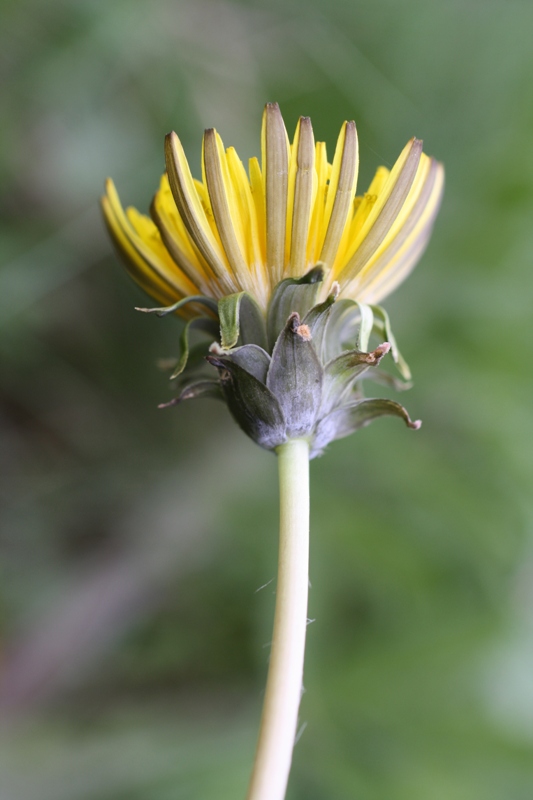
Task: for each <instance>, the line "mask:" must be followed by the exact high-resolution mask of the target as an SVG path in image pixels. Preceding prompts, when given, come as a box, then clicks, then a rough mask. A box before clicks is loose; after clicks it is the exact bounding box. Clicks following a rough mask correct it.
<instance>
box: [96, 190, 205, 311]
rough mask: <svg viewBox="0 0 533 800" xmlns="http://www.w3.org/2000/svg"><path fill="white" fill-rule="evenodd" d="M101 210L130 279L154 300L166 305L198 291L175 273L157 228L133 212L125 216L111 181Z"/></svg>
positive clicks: (184, 277)
mask: <svg viewBox="0 0 533 800" xmlns="http://www.w3.org/2000/svg"><path fill="white" fill-rule="evenodd" d="M102 210H103V212H104V219H105V221H106V224H107V227H108V230H109V232H110V234H111V237H112V239H113V242H114V243H115V246H116V248H117V250H118V252H119V254H120V255H121V257H122V259H123V261H124V263H125V265H126V268H127V270H128V272H129V273H130V275H131V276H132V278H133V279H134V280H135V281H136V282H137V283H138V284H139V285H140V286H141V287H142V288H143V289H144V290H145V291H148V292H149V294H151V295H152V296H153V297H155V298H156V299H157V300H159V301H161V302H163V303H166V304H169V303H173V302H175V301H176V300H180V299H181V298H182V297H185V296H187V295H189V294H196V293H197V292H198V287H197V286H196V285H195V284H194V283H193V282H192V281H190V280H189V279H188V278H187V277H186V275H184V274H183V273H182V272H180V270H179V269H177V266H176V264H174V262H173V261H172V259H171V258H170V256H169V254H168V252H167V250H166V248H165V247H164V245H163V243H162V241H161V239H160V237H159V233H158V231H157V228H156V227H155V225H154V224H153V223H152V221H151V220H150V219H149V218H148V217H144V216H142V215H141V214H139V212H138V211H136V210H135V209H128V214H126V213H125V212H124V209H123V208H122V205H121V203H120V199H119V196H118V194H117V191H116V188H115V185H114V183H113V181H112V180H110V179H109V180H108V181H107V182H106V194H105V195H104V197H103V198H102Z"/></svg>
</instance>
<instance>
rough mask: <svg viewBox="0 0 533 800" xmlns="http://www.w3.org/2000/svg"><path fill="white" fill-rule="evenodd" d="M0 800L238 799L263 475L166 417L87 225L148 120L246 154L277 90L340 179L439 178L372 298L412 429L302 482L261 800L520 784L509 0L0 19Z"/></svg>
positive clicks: (524, 671) (256, 646) (224, 7)
mask: <svg viewBox="0 0 533 800" xmlns="http://www.w3.org/2000/svg"><path fill="white" fill-rule="evenodd" d="M0 13H1V19H0V23H1V24H0V30H1V34H0V37H1V47H0V60H1V80H2V88H3V101H2V108H3V111H2V117H3V121H2V125H1V133H0V136H1V139H0V141H1V147H0V170H1V182H0V186H1V190H0V192H1V201H0V202H1V211H2V222H1V232H2V236H1V259H2V267H1V271H0V365H1V367H0V368H1V379H0V436H1V448H0V469H1V472H2V475H1V485H0V503H1V510H0V522H1V529H2V534H1V547H2V561H1V581H0V628H1V649H2V658H1V663H2V670H1V674H2V686H1V689H0V703H1V705H2V709H3V719H4V725H3V731H2V746H1V754H0V772H1V774H2V779H1V784H0V797H1V800H145V798H150V800H200V799H201V800H209V798H213V799H215V798H216V800H234V799H235V798H239V797H244V794H245V788H246V784H247V778H248V773H249V769H250V763H251V759H252V755H253V750H254V745H255V736H256V730H257V725H258V720H259V714H260V707H261V699H262V691H263V685H264V679H265V674H266V667H267V659H268V642H269V640H270V631H271V623H272V614H273V604H274V593H273V586H274V584H269V585H268V586H267V587H266V588H264V589H263V590H262V591H256V590H257V589H258V588H259V587H260V586H262V585H263V584H266V583H268V582H269V581H271V580H272V579H273V578H274V575H275V567H276V555H277V553H276V551H277V542H276V537H277V477H276V464H275V460H274V458H273V457H272V456H271V455H270V454H269V453H265V452H262V451H261V450H260V449H259V448H257V447H256V446H255V445H253V444H252V443H251V442H249V441H247V440H246V439H245V437H244V436H243V435H242V434H241V433H240V432H239V431H238V430H237V429H236V427H235V425H234V424H233V422H232V421H231V420H230V418H229V416H228V414H227V412H226V411H225V409H224V408H223V407H222V405H217V404H216V403H214V402H212V401H204V402H203V403H198V404H191V405H190V406H188V405H185V406H183V407H181V408H179V409H173V410H171V411H168V412H159V411H157V408H156V405H157V403H158V402H160V401H162V400H166V399H168V398H169V397H170V393H169V389H168V386H167V382H166V380H167V379H166V376H165V375H164V374H163V373H161V372H160V371H158V369H157V367H156V361H157V359H158V358H159V357H167V356H174V355H175V354H176V349H177V342H178V337H179V331H180V323H179V322H177V321H176V320H175V319H168V318H167V319H165V320H157V319H154V318H153V317H146V316H142V315H138V314H136V313H135V312H134V311H133V307H134V306H135V305H137V304H139V302H141V304H144V300H143V298H142V295H141V293H140V292H139V291H138V290H137V288H136V287H135V286H134V285H133V284H132V283H130V281H129V279H128V278H127V277H126V276H125V274H124V273H123V272H122V270H121V268H120V267H119V265H118V263H117V260H116V258H115V257H114V255H113V254H112V252H111V247H110V245H109V242H108V240H107V237H106V234H105V232H104V229H103V225H102V222H101V219H100V214H99V210H98V208H97V199H98V196H99V194H100V193H101V190H102V186H103V180H104V178H105V177H106V176H107V175H108V174H111V175H112V176H113V177H114V179H115V180H116V182H117V185H118V188H119V191H120V193H121V196H122V198H123V199H124V201H125V202H127V203H132V204H134V205H136V206H137V207H139V208H141V209H143V210H146V209H147V208H148V205H149V202H150V199H151V197H152V193H153V191H154V190H155V188H156V186H157V184H158V180H159V176H160V173H161V172H162V170H163V155H162V152H163V148H162V146H163V137H164V134H165V133H166V132H167V131H168V130H169V129H171V128H174V129H175V130H177V131H178V132H179V135H180V137H181V138H182V140H183V142H184V144H185V147H186V150H187V152H188V154H189V156H190V161H191V164H192V165H193V167H194V171H195V173H196V174H197V175H198V174H199V155H200V141H201V133H202V130H203V128H204V127H206V126H211V125H215V126H216V127H217V129H218V130H219V131H220V133H221V134H222V136H223V138H224V141H225V143H226V144H227V145H229V144H234V145H236V147H237V149H238V151H239V153H240V154H241V156H243V157H248V156H250V155H253V154H256V153H258V150H259V129H260V119H261V112H262V107H263V104H264V102H265V101H267V100H277V101H278V102H279V103H280V105H281V109H282V112H283V114H284V117H285V120H286V123H287V127H288V129H289V131H290V132H291V134H292V130H293V129H294V126H295V123H296V120H297V118H298V116H299V115H300V114H306V115H310V116H311V117H312V119H313V124H314V129H315V134H316V136H317V138H318V139H324V140H326V141H327V142H328V145H329V148H330V153H331V152H332V150H333V147H334V143H335V141H336V137H337V133H338V130H339V127H340V125H341V123H342V121H343V120H344V119H346V118H348V119H351V118H354V119H355V120H356V122H357V124H358V129H359V136H360V144H361V160H362V167H361V169H362V175H361V184H360V185H361V186H362V187H363V188H364V187H365V185H367V183H368V181H369V179H370V177H371V175H372V174H373V171H374V170H375V168H376V167H377V166H378V165H379V164H381V163H385V164H390V163H391V162H393V161H394V160H395V158H396V157H397V155H398V154H399V152H400V150H401V148H402V147H403V145H404V144H405V142H406V141H407V139H408V138H409V137H410V136H412V135H416V136H419V137H423V138H424V140H425V149H426V152H428V153H430V154H434V155H435V156H437V157H438V158H439V159H440V160H442V161H444V162H445V165H446V170H447V190H446V196H445V202H444V206H443V208H442V211H441V214H440V217H439V220H438V223H437V226H436V232H435V235H434V237H433V240H432V242H431V245H430V248H429V250H428V252H427V253H426V255H425V256H424V258H423V261H422V263H421V265H420V266H419V267H418V268H417V270H416V271H415V273H414V274H413V276H412V277H411V278H410V280H409V281H408V282H407V284H405V285H404V286H402V288H401V289H400V290H398V292H397V293H396V294H395V295H394V296H393V297H392V298H390V300H389V301H388V303H387V307H388V310H389V311H390V313H391V316H392V319H393V323H394V329H395V332H396V335H397V337H398V339H399V341H400V345H401V347H402V350H403V352H404V354H405V356H406V357H407V359H408V361H409V363H410V365H411V367H412V370H413V374H414V376H415V386H414V388H413V390H412V391H411V392H409V394H408V395H405V396H404V397H403V398H402V399H403V400H404V402H405V403H406V405H407V407H408V408H409V410H410V412H411V414H412V416H413V417H414V418H416V417H421V418H423V420H424V427H423V428H422V430H421V432H420V433H418V434H413V433H412V432H410V431H408V430H407V429H405V428H404V426H402V425H401V424H400V423H399V422H398V421H397V420H381V421H379V422H378V423H376V424H375V425H373V426H372V427H370V428H368V429H365V430H363V431H361V432H360V433H358V434H357V435H356V436H355V437H352V438H349V439H345V440H343V441H341V442H337V443H336V444H334V445H333V446H331V447H330V449H329V451H328V453H327V454H326V456H325V457H323V458H322V459H319V460H317V461H315V462H313V464H312V496H313V499H312V530H311V536H312V542H311V582H312V590H311V597H310V613H309V615H310V617H311V618H313V619H314V620H315V621H314V623H313V624H312V625H311V626H310V627H309V637H308V651H307V664H306V671H305V687H306V693H305V695H304V698H303V702H302V707H301V720H302V723H307V727H306V729H305V731H304V732H303V735H302V736H301V739H300V740H299V742H298V744H297V747H296V750H295V759H294V768H293V773H292V777H291V783H290V789H289V795H288V797H289V800H326V799H327V800H355V799H357V800H427V798H431V800H501V799H502V798H505V800H531V797H532V796H533V758H532V757H533V612H532V607H533V590H532V581H531V578H532V575H533V547H532V538H531V520H532V518H533V515H532V512H533V506H532V500H531V475H532V447H531V443H532V441H533V430H532V427H533V426H532V415H531V396H532V391H531V390H532V388H533V387H532V385H531V384H532V382H531V361H532V358H533V345H532V336H531V327H530V321H531V303H532V296H531V295H532V293H531V288H532V278H531V273H532V261H533V224H532V214H533V144H532V137H531V130H532V127H533V106H532V103H531V82H532V79H533V50H532V48H531V30H532V29H533V4H531V3H529V2H525V1H524V2H520V1H519V0H492V1H491V0H485V2H481V0H478V1H477V2H476V0H466V2H465V1H464V0H463V1H462V2H459V0H451V1H449V2H445V3H444V2H441V3H438V2H431V1H430V0H403V2H394V1H393V0H379V2H371V1H370V0H352V2H346V0H312V1H311V2H309V0H308V1H307V2H304V1H303V0H301V1H300V2H297V0H292V1H291V2H281V0H279V2H266V0H263V1H261V0H258V1H257V2H248V0H246V1H245V0H243V1H242V2H229V1H228V2H225V1H222V2H221V1H217V0H181V1H180V2H171V1H170V0H152V1H151V2H147V0H142V1H141V0H115V2H104V1H103V0H91V1H90V2H89V1H88V0H84V1H83V0H82V1H81V2H78V1H77V0H63V1H61V0H52V2H48V3H42V2H38V0H22V1H21V0H17V1H16V2H15V0H2V3H1V6H0Z"/></svg>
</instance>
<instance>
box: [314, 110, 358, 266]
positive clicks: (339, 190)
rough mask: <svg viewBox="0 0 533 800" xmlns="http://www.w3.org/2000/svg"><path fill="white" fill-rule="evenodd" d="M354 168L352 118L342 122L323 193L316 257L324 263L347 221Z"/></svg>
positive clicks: (334, 251)
mask: <svg viewBox="0 0 533 800" xmlns="http://www.w3.org/2000/svg"><path fill="white" fill-rule="evenodd" d="M358 169H359V147H358V143H357V131H356V129H355V122H345V123H344V125H343V126H342V129H341V133H340V136H339V139H338V142H337V149H336V151H335V157H334V159H333V166H332V169H331V178H330V181H329V186H328V190H327V197H326V209H325V220H324V222H325V224H326V225H327V231H326V237H325V239H324V244H323V247H322V252H321V253H320V258H319V260H320V261H322V262H323V263H324V264H326V265H327V266H328V267H331V266H333V263H334V261H335V258H336V256H337V251H338V249H339V245H340V242H341V239H342V235H343V233H344V229H345V227H346V223H347V222H348V214H349V212H350V208H351V205H352V202H353V199H354V195H355V185H356V183H357V172H358Z"/></svg>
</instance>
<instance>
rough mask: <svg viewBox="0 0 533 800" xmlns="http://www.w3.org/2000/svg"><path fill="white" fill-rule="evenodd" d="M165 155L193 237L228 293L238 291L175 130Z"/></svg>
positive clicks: (176, 198) (171, 183)
mask: <svg viewBox="0 0 533 800" xmlns="http://www.w3.org/2000/svg"><path fill="white" fill-rule="evenodd" d="M165 158H166V165H167V173H168V179H169V183H170V188H171V189H172V194H173V196H174V200H175V202H176V205H177V207H178V211H179V212H180V214H181V217H182V219H183V221H184V223H185V226H186V228H187V230H188V232H189V234H190V236H191V238H192V240H193V241H194V243H195V245H196V246H197V248H198V250H199V251H200V253H201V254H202V256H203V257H204V259H205V261H206V263H207V264H208V265H209V267H210V269H211V271H212V273H213V274H214V276H215V277H216V279H217V280H218V281H219V283H220V285H221V286H222V287H223V289H224V290H225V292H226V293H228V294H231V293H233V292H235V291H237V290H238V286H237V284H236V283H235V281H234V279H233V276H232V275H231V273H230V272H229V270H228V266H227V263H226V259H225V256H224V254H223V252H221V249H220V245H219V244H218V242H217V240H216V238H215V236H214V235H213V232H212V230H211V228H210V225H209V222H208V220H207V218H206V214H205V210H204V207H203V205H202V203H201V201H200V198H199V196H198V192H197V190H196V187H195V185H194V181H193V178H192V175H191V171H190V169H189V165H188V163H187V159H186V158H185V153H184V152H183V147H182V145H181V142H180V140H179V139H178V137H177V136H176V134H175V133H169V134H168V136H167V137H166V139H165Z"/></svg>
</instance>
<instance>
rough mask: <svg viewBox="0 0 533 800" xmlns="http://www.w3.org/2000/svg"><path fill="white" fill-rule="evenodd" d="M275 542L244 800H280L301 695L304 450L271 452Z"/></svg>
mask: <svg viewBox="0 0 533 800" xmlns="http://www.w3.org/2000/svg"><path fill="white" fill-rule="evenodd" d="M276 452H277V454H278V462H279V488H280V539H279V560H278V582H277V592H276V611H275V615H274V632H273V635H272V649H271V653H270V665H269V669H268V678H267V685H266V691H265V700H264V705H263V715H262V717H261V727H260V729H259V740H258V743H257V750H256V754H255V761H254V767H253V771H252V777H251V779H250V786H249V789H248V795H247V800H283V798H284V797H285V791H286V788H287V781H288V778H289V772H290V768H291V760H292V750H293V747H294V739H295V736H296V726H297V723H298V707H299V705H300V697H301V693H302V677H303V665H304V650H305V633H306V628H307V594H308V587H309V577H308V576H309V444H308V442H307V441H305V440H304V439H293V440H292V441H289V442H287V443H286V444H283V445H281V446H280V447H278V448H277V450H276Z"/></svg>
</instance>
